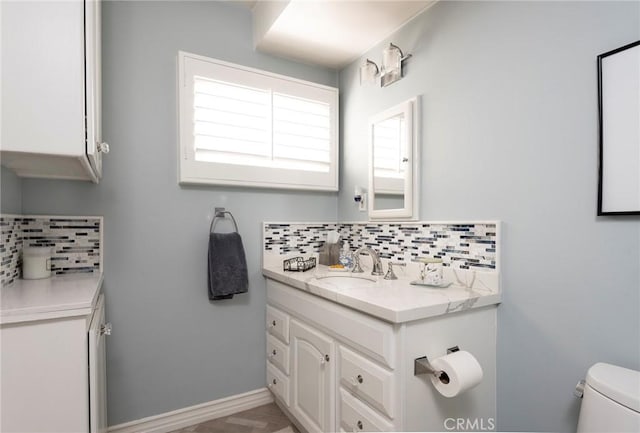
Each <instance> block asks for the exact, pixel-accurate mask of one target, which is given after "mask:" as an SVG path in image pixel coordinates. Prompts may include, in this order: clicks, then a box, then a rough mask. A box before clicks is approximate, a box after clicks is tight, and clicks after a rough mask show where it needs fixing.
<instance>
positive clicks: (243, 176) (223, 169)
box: [178, 51, 339, 191]
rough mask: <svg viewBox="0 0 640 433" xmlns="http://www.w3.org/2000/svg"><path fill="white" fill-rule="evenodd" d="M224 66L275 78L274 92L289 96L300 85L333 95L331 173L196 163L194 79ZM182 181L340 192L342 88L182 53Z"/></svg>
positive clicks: (179, 107) (180, 87)
mask: <svg viewBox="0 0 640 433" xmlns="http://www.w3.org/2000/svg"><path fill="white" fill-rule="evenodd" d="M216 66H223V67H227V68H234V69H236V70H237V71H238V73H242V72H243V71H244V72H245V73H246V72H249V73H253V74H256V78H260V77H259V76H258V74H259V75H261V76H263V77H264V78H266V79H274V85H276V86H279V88H277V89H276V88H275V87H274V90H277V91H280V92H283V93H287V84H288V83H293V84H295V85H296V86H297V87H299V85H300V84H302V85H305V86H307V87H308V91H309V93H308V94H309V95H311V94H313V93H314V92H318V93H322V94H325V95H326V93H327V91H331V92H333V96H332V98H331V99H332V100H331V101H330V103H331V104H333V107H332V114H333V115H332V116H331V139H332V144H331V149H330V169H329V172H326V173H325V172H311V171H303V170H291V169H278V168H270V167H254V166H242V165H233V164H223V163H214V162H201V161H196V160H195V157H194V150H193V127H192V125H193V114H194V110H193V108H192V107H193V79H191V77H193V76H194V75H195V74H196V73H197V72H200V74H198V75H203V76H207V73H210V70H211V68H212V67H213V68H215V67H216ZM289 94H294V95H295V92H289ZM178 100H179V103H178V118H179V120H178V123H179V132H178V133H179V137H178V182H179V183H180V184H208V185H235V186H251V187H256V188H281V189H298V190H322V191H337V190H338V136H339V134H338V107H339V106H338V89H336V88H335V87H329V86H323V85H320V84H316V83H312V82H309V81H304V80H299V79H296V78H291V77H287V76H285V75H279V74H274V73H271V72H267V71H262V70H259V69H254V68H249V67H246V66H241V65H237V64H233V63H229V62H224V61H221V60H216V59H212V58H209V57H204V56H200V55H197V54H191V53H187V52H183V51H179V52H178Z"/></svg>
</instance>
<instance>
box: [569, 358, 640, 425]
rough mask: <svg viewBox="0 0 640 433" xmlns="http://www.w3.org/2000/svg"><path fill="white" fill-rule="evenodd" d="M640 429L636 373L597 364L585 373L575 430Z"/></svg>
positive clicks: (639, 374) (639, 390) (639, 382)
mask: <svg viewBox="0 0 640 433" xmlns="http://www.w3.org/2000/svg"><path fill="white" fill-rule="evenodd" d="M589 432H594V433H595V432H598V433H603V432H616V433H623V432H633V433H638V432H640V372H638V371H635V370H629V369H628V368H623V367H618V366H615V365H611V364H604V363H598V364H595V365H594V366H592V367H591V368H590V369H589V371H588V372H587V380H586V386H585V388H584V396H583V399H582V405H581V407H580V418H579V419H578V433H589Z"/></svg>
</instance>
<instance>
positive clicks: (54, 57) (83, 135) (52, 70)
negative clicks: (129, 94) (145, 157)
mask: <svg viewBox="0 0 640 433" xmlns="http://www.w3.org/2000/svg"><path fill="white" fill-rule="evenodd" d="M0 19H1V23H2V26H1V29H2V30H1V37H2V39H1V41H2V122H1V124H0V130H1V131H0V136H1V141H0V151H1V154H0V156H1V161H2V165H4V166H6V167H9V168H10V169H12V170H13V171H15V172H16V174H17V175H18V176H24V177H42V178H57V179H75V180H91V181H93V182H98V180H99V179H100V177H101V173H102V161H101V159H102V157H101V154H102V153H106V152H107V151H108V145H106V144H104V143H101V139H102V137H101V135H102V134H101V122H100V116H101V110H100V103H101V102H100V101H101V94H100V89H101V80H100V2H99V1H95V0H87V1H84V0H71V1H47V2H30V1H29V2H26V1H20V2H2V3H1V4H0Z"/></svg>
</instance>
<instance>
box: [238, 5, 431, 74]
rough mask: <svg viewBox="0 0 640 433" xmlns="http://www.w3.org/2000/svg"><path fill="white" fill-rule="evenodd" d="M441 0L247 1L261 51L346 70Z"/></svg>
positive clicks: (257, 45)
mask: <svg viewBox="0 0 640 433" xmlns="http://www.w3.org/2000/svg"><path fill="white" fill-rule="evenodd" d="M436 1H437V0H410V1H404V0H397V1H371V0H369V1H362V0H360V1H358V0H290V1H257V2H255V1H243V2H242V3H243V6H245V7H249V8H251V9H252V12H253V32H254V35H253V38H254V45H255V48H256V49H257V50H260V51H263V52H268V53H271V54H275V55H278V56H281V57H286V58H290V59H294V60H298V61H302V62H305V63H311V64H316V65H321V66H326V67H329V68H334V69H340V68H342V67H344V66H346V65H348V64H349V63H351V62H353V61H354V60H355V59H357V58H358V57H360V56H361V55H362V54H363V53H365V52H366V51H368V50H369V49H370V48H371V47H373V46H374V45H376V44H377V43H379V42H380V41H382V40H384V39H385V38H387V37H388V36H389V35H391V34H392V33H393V32H395V31H396V30H398V29H399V28H400V27H402V25H403V24H404V23H406V22H407V21H408V20H410V19H411V18H413V17H414V16H416V15H417V14H419V13H420V12H422V11H423V10H424V9H426V8H427V7H429V6H431V5H432V4H434V3H435V2H436Z"/></svg>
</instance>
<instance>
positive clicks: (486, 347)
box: [263, 256, 501, 432]
mask: <svg viewBox="0 0 640 433" xmlns="http://www.w3.org/2000/svg"><path fill="white" fill-rule="evenodd" d="M265 258H266V259H265V263H264V268H263V274H264V275H265V277H266V278H267V312H266V327H267V383H268V386H269V388H270V389H271V391H272V392H273V394H274V396H275V397H276V401H277V403H278V405H279V406H280V407H281V408H282V409H283V410H285V411H286V412H287V413H288V415H290V417H291V418H292V419H293V420H294V422H295V423H296V424H297V425H298V426H299V427H301V428H302V429H304V430H306V431H309V432H326V431H344V432H353V431H355V432H357V431H446V430H447V429H450V428H451V427H453V428H454V429H456V428H458V426H459V425H458V423H460V422H461V421H460V420H462V422H464V423H470V424H465V425H472V426H474V427H477V429H480V428H483V429H485V430H492V429H493V428H494V426H495V416H496V375H495V368H496V308H497V304H499V303H500V299H501V295H500V288H499V276H498V274H497V273H496V272H493V273H475V272H474V271H459V272H458V276H459V277H460V278H461V279H462V280H464V281H460V282H463V283H465V284H466V280H465V279H468V280H469V282H470V283H471V284H469V285H470V286H471V287H463V286H460V285H456V284H453V285H451V286H450V287H447V288H427V287H422V286H414V285H410V281H411V280H412V279H415V277H416V275H415V274H414V273H415V271H416V270H417V266H411V264H410V265H409V266H408V269H406V272H405V273H404V275H403V274H402V272H398V274H399V279H398V280H391V281H390V280H385V279H383V277H381V276H380V277H372V276H371V275H370V273H369V271H365V273H364V274H351V273H339V274H338V273H334V272H330V271H329V269H328V268H327V267H326V266H318V267H317V268H315V269H313V270H310V271H306V272H285V271H283V270H282V264H281V261H278V260H275V258H274V257H269V256H265ZM268 259H271V260H268ZM366 260H368V259H367V258H365V257H364V256H363V261H366ZM386 268H387V266H386V265H385V269H386ZM445 275H446V276H447V277H448V278H449V277H451V276H452V275H453V274H450V273H449V272H447V273H446V274H445ZM472 275H473V277H472ZM455 346H458V347H459V348H460V350H464V351H468V352H470V353H471V354H472V355H473V356H474V357H475V358H476V359H477V360H478V362H479V364H480V365H481V367H482V370H483V379H482V381H481V382H480V383H479V384H478V385H477V386H475V387H474V388H472V389H469V390H467V391H466V392H464V393H461V394H460V395H458V396H456V397H453V398H447V397H444V396H443V395H441V394H440V393H439V392H438V391H436V389H435V388H434V386H433V384H432V383H431V375H414V364H415V360H416V359H417V358H421V357H423V356H427V357H428V359H430V360H433V359H435V358H438V357H441V356H443V355H445V354H446V353H447V349H450V348H453V347H455Z"/></svg>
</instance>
